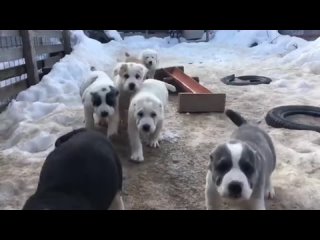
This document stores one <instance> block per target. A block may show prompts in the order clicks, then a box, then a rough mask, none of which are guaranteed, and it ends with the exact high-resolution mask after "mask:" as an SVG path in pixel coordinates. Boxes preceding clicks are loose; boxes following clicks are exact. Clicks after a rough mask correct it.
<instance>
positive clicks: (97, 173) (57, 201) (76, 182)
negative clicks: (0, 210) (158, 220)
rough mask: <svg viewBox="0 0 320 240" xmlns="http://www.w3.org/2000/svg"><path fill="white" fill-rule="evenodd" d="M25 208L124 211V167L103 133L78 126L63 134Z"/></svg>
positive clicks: (48, 158)
mask: <svg viewBox="0 0 320 240" xmlns="http://www.w3.org/2000/svg"><path fill="white" fill-rule="evenodd" d="M55 146H56V148H55V149H54V150H53V151H52V152H51V153H50V154H49V155H48V157H47V159H46V160H45V162H44V164H43V167H42V169H41V173H40V178H39V183H38V187H37V190H36V192H35V193H34V194H33V195H32V196H31V197H30V198H29V199H28V200H27V201H26V203H25V204H24V206H23V210H108V209H114V210H115V209H118V210H123V209H124V204H123V201H122V197H121V190H122V167H121V162H120V160H119V158H118V156H117V154H116V152H115V151H114V149H113V147H112V145H111V143H110V141H109V140H108V139H107V137H105V136H104V135H103V134H102V133H99V132H96V131H90V130H86V129H78V130H75V131H72V132H69V133H67V134H65V135H63V136H62V137H60V138H59V139H58V140H57V141H56V143H55Z"/></svg>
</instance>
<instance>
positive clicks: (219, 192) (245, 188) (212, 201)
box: [205, 143, 274, 210]
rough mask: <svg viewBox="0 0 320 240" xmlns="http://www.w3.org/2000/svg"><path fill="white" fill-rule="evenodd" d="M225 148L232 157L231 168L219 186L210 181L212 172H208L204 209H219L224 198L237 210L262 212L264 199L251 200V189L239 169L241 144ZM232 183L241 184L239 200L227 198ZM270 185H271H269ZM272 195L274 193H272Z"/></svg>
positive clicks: (228, 145)
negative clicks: (237, 208) (245, 209)
mask: <svg viewBox="0 0 320 240" xmlns="http://www.w3.org/2000/svg"><path fill="white" fill-rule="evenodd" d="M227 148H228V149H229V151H230V153H231V157H232V168H231V170H230V171H229V172H227V173H226V174H225V175H224V176H223V178H222V182H221V184H220V186H218V187H217V186H216V184H215V183H214V182H213V181H212V172H211V170H208V172H207V176H206V186H205V202H206V208H207V209H208V210H212V209H220V208H221V202H222V198H225V200H227V202H229V203H230V204H231V205H233V206H236V207H239V208H247V209H254V210H264V209H265V202H264V198H263V197H262V198H258V199H253V198H251V195H252V192H253V189H251V188H250V184H249V182H248V179H247V177H246V175H245V174H244V173H243V172H242V171H241V169H240V167H239V160H240V158H241V154H242V151H243V145H242V144H241V143H232V144H231V143H227ZM232 181H238V182H241V183H242V195H241V197H240V198H239V199H236V200H231V199H229V198H228V195H229V193H228V185H229V184H230V183H231V182H232ZM270 184H271V183H270ZM267 192H268V194H272V192H271V193H270V191H267V190H266V194H267ZM273 193H274V192H273Z"/></svg>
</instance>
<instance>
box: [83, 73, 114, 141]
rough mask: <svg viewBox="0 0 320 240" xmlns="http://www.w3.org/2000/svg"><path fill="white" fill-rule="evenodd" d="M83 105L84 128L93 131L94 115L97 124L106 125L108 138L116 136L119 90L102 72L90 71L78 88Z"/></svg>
mask: <svg viewBox="0 0 320 240" xmlns="http://www.w3.org/2000/svg"><path fill="white" fill-rule="evenodd" d="M80 95H81V97H82V102H83V105H84V116H85V126H86V128H87V129H94V127H95V123H94V114H95V115H96V116H97V117H98V118H99V123H101V122H107V123H108V132H107V135H108V137H110V136H112V135H114V134H117V132H118V125H119V110H118V102H119V90H118V89H117V88H116V86H115V84H114V82H113V81H112V79H110V78H109V76H108V75H107V74H106V73H105V72H103V71H96V70H94V71H92V72H91V73H90V76H89V77H88V79H87V81H85V82H84V83H83V84H82V86H81V87H80Z"/></svg>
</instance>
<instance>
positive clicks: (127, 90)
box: [114, 62, 148, 126]
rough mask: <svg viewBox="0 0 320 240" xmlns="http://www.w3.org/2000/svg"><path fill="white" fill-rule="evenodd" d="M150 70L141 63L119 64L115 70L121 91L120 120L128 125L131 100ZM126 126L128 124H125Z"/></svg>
mask: <svg viewBox="0 0 320 240" xmlns="http://www.w3.org/2000/svg"><path fill="white" fill-rule="evenodd" d="M147 72H148V69H147V68H146V67H145V66H144V65H142V64H139V63H132V62H130V63H125V62H122V63H118V64H117V66H116V67H115V69H114V75H115V84H116V87H117V88H118V89H119V93H120V96H119V111H120V119H121V120H122V121H124V122H125V123H126V119H127V114H126V112H127V110H128V108H129V104H130V99H131V97H132V96H133V94H135V93H136V92H137V91H139V89H140V88H141V86H142V83H143V81H144V80H145V75H146V73H147ZM125 126H126V124H125Z"/></svg>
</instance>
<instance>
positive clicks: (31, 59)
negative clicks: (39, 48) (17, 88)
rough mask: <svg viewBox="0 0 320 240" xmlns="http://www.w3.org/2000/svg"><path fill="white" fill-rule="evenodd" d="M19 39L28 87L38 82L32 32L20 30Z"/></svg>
mask: <svg viewBox="0 0 320 240" xmlns="http://www.w3.org/2000/svg"><path fill="white" fill-rule="evenodd" d="M21 37H22V43H23V55H24V58H25V62H26V67H27V73H28V86H31V85H34V84H37V83H38V82H39V74H38V68H37V61H36V51H35V49H34V42H33V35H32V32H30V31H28V30H21Z"/></svg>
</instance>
